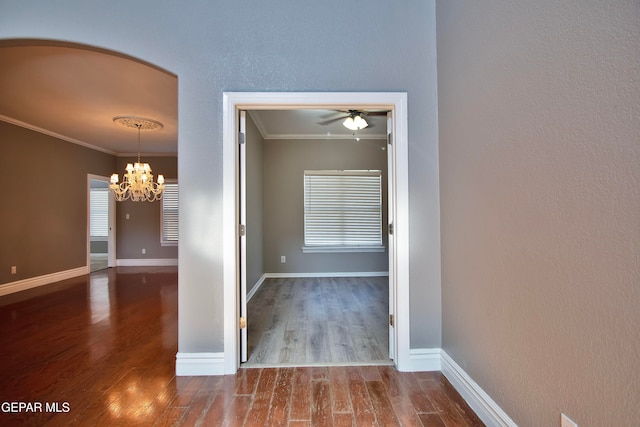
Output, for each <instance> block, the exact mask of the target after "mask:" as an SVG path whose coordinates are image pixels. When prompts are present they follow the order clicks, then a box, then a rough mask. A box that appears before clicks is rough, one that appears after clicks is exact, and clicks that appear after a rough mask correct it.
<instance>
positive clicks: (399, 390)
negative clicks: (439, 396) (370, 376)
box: [379, 366, 422, 427]
mask: <svg viewBox="0 0 640 427" xmlns="http://www.w3.org/2000/svg"><path fill="white" fill-rule="evenodd" d="M379 371H380V375H381V377H382V384H383V385H384V387H385V390H386V393H387V397H388V398H389V401H390V402H391V406H392V407H393V410H394V412H395V414H396V416H397V418H398V420H399V421H400V424H401V425H403V426H416V427H420V426H422V422H421V421H420V418H419V417H418V413H417V411H416V408H415V407H414V405H413V402H412V401H411V398H410V390H409V388H408V387H405V384H404V383H403V382H402V380H401V378H400V374H401V373H399V372H398V371H396V370H395V369H394V368H391V367H387V366H381V367H380V368H379Z"/></svg>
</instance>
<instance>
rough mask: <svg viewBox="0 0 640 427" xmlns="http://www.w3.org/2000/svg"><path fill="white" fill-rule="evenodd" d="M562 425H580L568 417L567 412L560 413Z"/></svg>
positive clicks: (569, 426)
mask: <svg viewBox="0 0 640 427" xmlns="http://www.w3.org/2000/svg"><path fill="white" fill-rule="evenodd" d="M560 427H578V424H576V423H575V422H574V421H573V420H572V419H571V418H569V417H567V416H566V415H565V414H561V415H560Z"/></svg>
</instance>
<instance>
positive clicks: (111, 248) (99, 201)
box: [87, 174, 116, 273]
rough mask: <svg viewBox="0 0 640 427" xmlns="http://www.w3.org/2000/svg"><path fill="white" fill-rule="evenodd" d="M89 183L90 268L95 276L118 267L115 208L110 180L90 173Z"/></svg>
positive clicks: (88, 265)
mask: <svg viewBox="0 0 640 427" xmlns="http://www.w3.org/2000/svg"><path fill="white" fill-rule="evenodd" d="M87 181H88V185H87V193H88V194H87V204H88V206H87V267H88V269H89V273H93V272H94V271H99V270H103V269H106V268H109V267H115V265H116V249H115V248H116V244H115V238H116V237H115V236H116V233H115V217H116V215H115V209H116V207H115V201H114V200H113V197H111V194H110V193H109V178H108V177H104V176H98V175H91V174H89V175H88V178H87Z"/></svg>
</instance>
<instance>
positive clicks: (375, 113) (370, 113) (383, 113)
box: [362, 111, 387, 116]
mask: <svg viewBox="0 0 640 427" xmlns="http://www.w3.org/2000/svg"><path fill="white" fill-rule="evenodd" d="M362 113H363V114H364V115H365V116H386V115H387V111H363V112H362Z"/></svg>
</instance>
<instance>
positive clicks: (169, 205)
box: [160, 182, 178, 246]
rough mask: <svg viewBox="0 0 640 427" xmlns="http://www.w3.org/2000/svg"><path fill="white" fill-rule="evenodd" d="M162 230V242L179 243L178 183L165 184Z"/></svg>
mask: <svg viewBox="0 0 640 427" xmlns="http://www.w3.org/2000/svg"><path fill="white" fill-rule="evenodd" d="M160 223H161V224H162V231H161V238H160V244H161V245H162V246H172V245H177V244H178V183H177V182H167V183H165V184H164V193H163V194H162V212H161V220H160Z"/></svg>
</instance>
